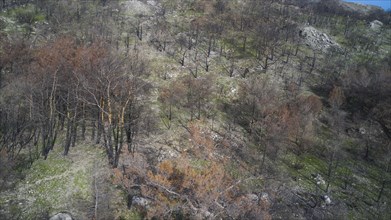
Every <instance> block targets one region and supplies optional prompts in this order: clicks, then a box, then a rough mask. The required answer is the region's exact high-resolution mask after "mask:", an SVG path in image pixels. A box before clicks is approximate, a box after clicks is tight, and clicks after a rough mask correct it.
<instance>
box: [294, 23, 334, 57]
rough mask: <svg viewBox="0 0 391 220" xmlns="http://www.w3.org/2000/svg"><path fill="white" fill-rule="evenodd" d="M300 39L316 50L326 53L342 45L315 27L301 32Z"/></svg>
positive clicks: (309, 27)
mask: <svg viewBox="0 0 391 220" xmlns="http://www.w3.org/2000/svg"><path fill="white" fill-rule="evenodd" d="M300 37H302V38H303V39H304V41H305V43H306V44H307V45H308V46H310V47H311V48H313V49H315V50H321V51H323V52H326V51H327V50H328V49H330V48H332V47H334V48H340V45H339V44H338V43H337V42H335V41H334V40H333V39H331V38H330V37H329V36H328V35H327V34H325V33H323V32H321V31H319V30H317V29H316V28H314V27H311V26H307V27H304V28H303V29H302V30H300Z"/></svg>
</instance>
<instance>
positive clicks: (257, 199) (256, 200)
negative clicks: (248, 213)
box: [247, 193, 259, 203]
mask: <svg viewBox="0 0 391 220" xmlns="http://www.w3.org/2000/svg"><path fill="white" fill-rule="evenodd" d="M247 198H248V199H249V200H250V201H252V202H254V203H258V201H259V197H258V196H257V195H255V194H254V193H250V194H247Z"/></svg>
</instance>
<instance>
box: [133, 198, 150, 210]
mask: <svg viewBox="0 0 391 220" xmlns="http://www.w3.org/2000/svg"><path fill="white" fill-rule="evenodd" d="M149 203H150V201H149V200H148V199H146V198H143V197H139V196H133V198H132V206H133V207H138V208H148V207H149Z"/></svg>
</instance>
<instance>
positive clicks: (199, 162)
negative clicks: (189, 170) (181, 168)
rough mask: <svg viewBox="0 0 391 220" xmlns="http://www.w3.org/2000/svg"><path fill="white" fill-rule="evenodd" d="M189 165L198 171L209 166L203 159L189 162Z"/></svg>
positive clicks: (208, 162)
mask: <svg viewBox="0 0 391 220" xmlns="http://www.w3.org/2000/svg"><path fill="white" fill-rule="evenodd" d="M190 164H191V165H192V166H193V167H194V168H196V169H199V170H202V169H204V168H206V167H208V166H209V165H210V161H208V160H203V159H194V160H191V161H190Z"/></svg>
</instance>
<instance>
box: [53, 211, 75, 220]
mask: <svg viewBox="0 0 391 220" xmlns="http://www.w3.org/2000/svg"><path fill="white" fill-rule="evenodd" d="M49 220H73V217H72V215H71V214H70V213H67V212H59V213H57V214H55V215H53V216H52V217H50V219H49Z"/></svg>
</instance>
